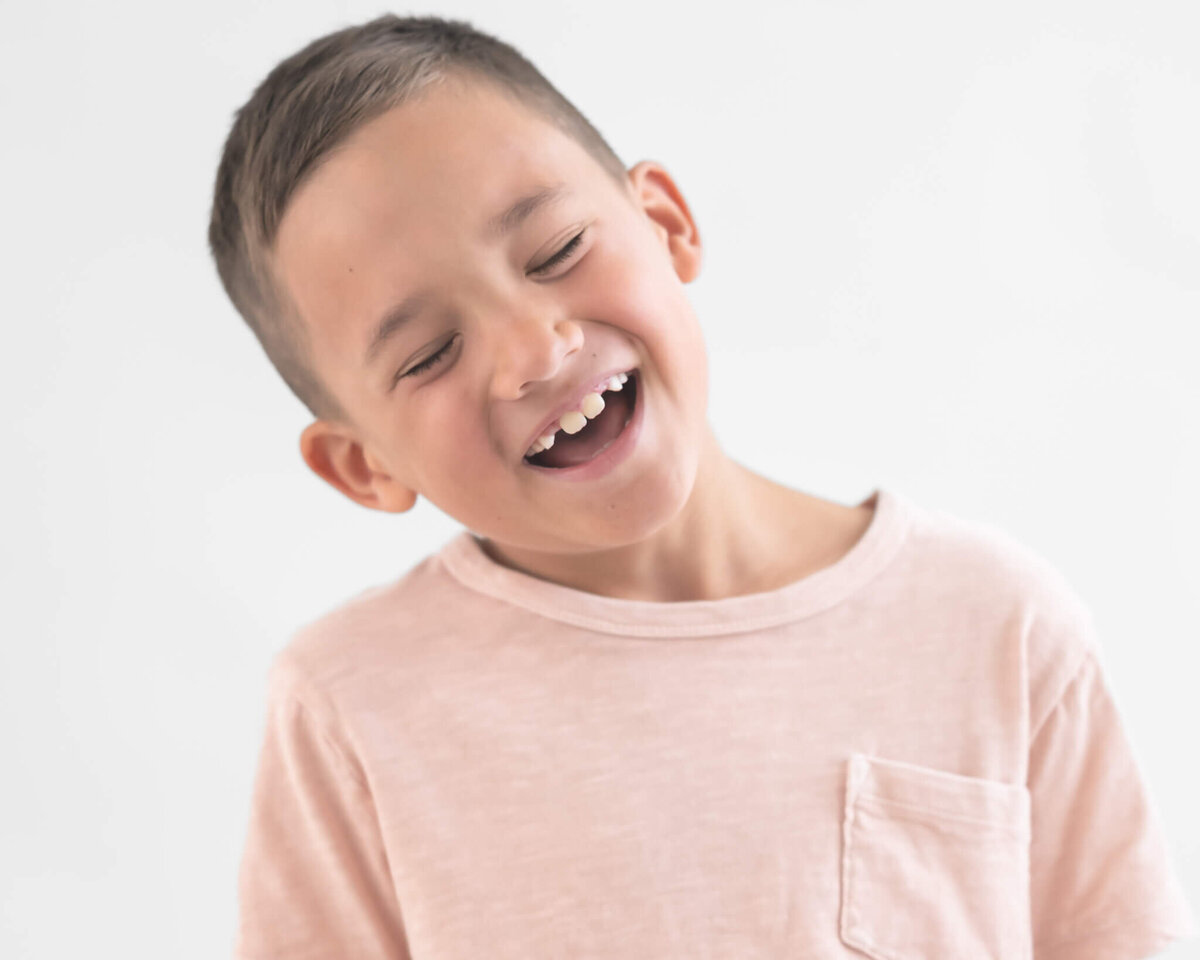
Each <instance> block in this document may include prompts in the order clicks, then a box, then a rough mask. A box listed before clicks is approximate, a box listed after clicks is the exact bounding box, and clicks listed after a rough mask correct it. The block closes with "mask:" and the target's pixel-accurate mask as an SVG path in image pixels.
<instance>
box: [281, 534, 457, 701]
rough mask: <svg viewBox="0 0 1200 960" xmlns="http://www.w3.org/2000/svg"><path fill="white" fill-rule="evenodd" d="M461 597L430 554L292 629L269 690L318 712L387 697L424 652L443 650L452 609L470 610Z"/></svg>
mask: <svg viewBox="0 0 1200 960" xmlns="http://www.w3.org/2000/svg"><path fill="white" fill-rule="evenodd" d="M465 593H466V591H464V590H463V588H462V587H461V586H460V585H459V584H458V583H457V581H456V580H454V579H453V578H452V577H450V576H448V575H447V574H446V573H445V571H444V570H443V568H442V565H441V562H440V555H439V554H438V553H433V554H430V555H428V556H426V557H425V558H424V559H423V560H421V561H420V562H419V563H417V564H415V565H414V566H413V567H412V568H410V569H409V570H408V571H407V572H406V573H404V574H403V575H402V576H400V577H398V578H397V579H395V580H392V581H388V582H384V583H378V584H374V585H372V586H370V587H367V588H365V589H363V590H361V591H359V592H358V593H355V594H353V595H352V596H350V597H348V598H346V599H345V600H343V601H342V602H340V603H338V604H337V605H336V606H333V607H331V608H329V609H327V610H326V611H324V612H323V613H321V614H320V615H318V616H317V617H315V618H313V619H311V620H309V621H308V622H306V623H304V624H302V625H301V626H299V627H298V628H296V629H295V630H294V631H293V632H292V634H291V636H290V637H289V638H288V640H287V642H286V643H285V644H284V646H283V648H282V649H280V650H279V651H278V652H277V653H276V654H275V657H274V659H273V662H272V665H271V677H270V681H269V682H270V686H271V688H272V689H273V690H275V691H276V692H277V693H278V694H282V695H287V696H291V697H294V698H295V699H297V700H300V701H301V702H303V704H304V705H305V706H306V707H307V708H308V709H309V710H310V711H311V712H314V713H317V714H324V713H328V712H329V711H331V710H337V711H338V712H340V711H341V709H342V707H347V706H348V707H351V708H353V706H354V705H355V704H356V703H359V704H362V705H365V704H366V703H367V702H369V701H373V700H375V699H376V698H380V697H382V698H386V697H387V696H388V687H389V685H390V684H392V683H394V682H395V681H396V680H397V678H398V677H399V676H400V675H401V674H403V673H404V672H411V671H412V670H413V669H414V667H415V665H416V664H417V663H419V662H420V661H421V660H422V658H423V656H424V652H425V651H428V650H430V649H433V648H435V647H438V646H443V647H444V646H445V643H444V642H443V641H444V640H445V638H446V637H447V636H448V635H450V634H453V633H454V632H455V630H456V627H455V620H454V616H453V611H456V610H458V611H462V610H464V609H465V608H467V607H469V606H470V598H469V597H468V596H465V595H464V594H465ZM339 705H340V706H339Z"/></svg>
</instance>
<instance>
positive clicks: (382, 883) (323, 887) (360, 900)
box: [234, 657, 408, 960]
mask: <svg viewBox="0 0 1200 960" xmlns="http://www.w3.org/2000/svg"><path fill="white" fill-rule="evenodd" d="M301 690H304V687H303V685H302V684H301V682H300V680H299V678H298V675H297V674H296V672H295V670H294V668H290V667H289V666H288V665H287V664H286V662H285V661H284V660H283V659H282V658H280V657H277V658H276V660H275V662H274V663H273V665H272V669H271V674H270V680H269V683H268V696H267V719H266V729H265V734H264V736H263V742H262V748H261V751H260V754H259V760H258V768H257V771H256V774H255V781H254V788H253V795H252V800H251V808H250V822H249V827H248V830H247V834H246V842H245V846H244V848H243V853H242V861H241V867H240V872H239V875H238V923H237V933H236V941H235V946H234V956H235V958H236V960H268V958H270V960H285V958H286V960H301V958H318V957H319V958H322V960H327V958H329V957H354V958H356V960H408V950H407V947H406V944H405V937H404V931H403V926H402V924H401V921H400V913H399V908H398V904H397V901H396V897H395V893H394V887H393V885H392V881H391V876H390V871H389V869H388V864H387V858H386V854H385V851H384V847H383V842H382V839H381V834H380V830H379V826H378V823H377V818H376V815H375V808H374V804H373V802H372V797H371V794H370V791H369V790H368V789H367V787H366V785H365V783H364V778H363V776H362V773H361V768H359V767H358V766H357V764H356V763H354V762H353V761H352V760H351V759H350V755H349V752H348V751H347V749H346V748H345V747H344V746H341V745H339V743H338V742H337V740H336V738H335V737H334V735H333V732H332V730H331V725H330V724H329V723H327V722H326V723H322V722H321V721H320V720H319V719H318V717H319V715H320V714H319V712H318V711H316V710H315V709H314V708H313V706H311V705H310V704H306V703H305V702H304V701H303V700H302V699H301V695H300V692H299V691H301Z"/></svg>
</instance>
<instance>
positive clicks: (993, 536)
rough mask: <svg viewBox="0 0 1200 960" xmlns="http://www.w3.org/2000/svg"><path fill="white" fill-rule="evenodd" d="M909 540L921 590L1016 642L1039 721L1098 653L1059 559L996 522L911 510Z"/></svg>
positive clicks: (963, 619)
mask: <svg viewBox="0 0 1200 960" xmlns="http://www.w3.org/2000/svg"><path fill="white" fill-rule="evenodd" d="M906 546H907V550H905V551H904V552H903V553H904V559H903V561H902V562H904V563H907V564H908V567H907V571H906V572H907V575H908V577H909V578H910V581H911V584H910V585H911V586H912V587H913V588H914V591H915V592H917V593H924V594H925V596H926V602H929V603H933V604H939V605H944V607H945V609H946V610H947V611H949V612H950V615H952V616H953V617H954V619H955V621H956V622H957V623H969V624H993V625H995V626H996V627H997V628H998V629H999V631H1000V635H1001V636H1003V637H1004V638H1005V642H1006V643H1009V644H1012V645H1014V647H1012V648H1010V649H1012V650H1013V652H1014V653H1015V654H1016V655H1017V656H1018V657H1019V658H1020V661H1021V663H1022V664H1023V668H1022V670H1023V673H1024V677H1025V683H1026V684H1027V688H1028V695H1029V702H1030V713H1031V715H1032V718H1033V721H1034V722H1035V723H1036V722H1038V721H1039V720H1040V717H1041V716H1042V715H1043V714H1044V712H1045V711H1046V710H1047V709H1048V708H1049V706H1050V704H1052V703H1053V702H1054V701H1055V699H1056V698H1057V696H1058V694H1059V693H1060V692H1061V691H1062V690H1063V688H1064V687H1065V686H1066V684H1067V683H1068V682H1069V680H1070V679H1071V678H1072V677H1073V676H1074V675H1075V674H1076V673H1077V672H1078V671H1079V669H1080V668H1081V667H1082V665H1083V664H1084V662H1085V660H1086V659H1087V657H1088V655H1089V654H1096V653H1097V652H1098V642H1097V638H1096V631H1095V622H1094V617H1093V613H1092V609H1091V607H1090V605H1089V604H1088V603H1087V602H1086V601H1085V600H1084V598H1083V597H1082V596H1081V595H1080V594H1079V592H1078V591H1077V590H1076V589H1075V588H1074V587H1073V585H1072V584H1071V583H1070V581H1069V580H1068V578H1067V576H1066V574H1065V573H1064V571H1063V570H1062V569H1061V568H1060V567H1059V566H1058V565H1057V564H1055V563H1054V562H1052V561H1051V560H1050V559H1049V558H1047V557H1046V556H1045V555H1044V554H1042V553H1041V552H1040V551H1038V550H1036V549H1034V548H1033V547H1031V546H1030V545H1029V544H1027V543H1024V542H1022V541H1021V540H1018V539H1017V538H1016V537H1014V536H1013V535H1012V534H1011V533H1009V532H1008V531H1006V530H1004V529H1002V528H1001V527H999V526H997V525H995V524H992V523H988V522H985V521H981V520H975V519H966V518H963V517H959V516H955V515H952V514H950V513H947V512H945V511H942V510H934V509H930V508H925V507H921V508H912V510H911V513H910V526H909V532H908V537H907V540H906Z"/></svg>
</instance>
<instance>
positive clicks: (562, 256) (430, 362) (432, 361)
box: [392, 227, 587, 386]
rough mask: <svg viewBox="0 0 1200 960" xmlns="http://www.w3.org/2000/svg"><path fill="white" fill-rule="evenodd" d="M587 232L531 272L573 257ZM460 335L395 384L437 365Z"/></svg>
mask: <svg viewBox="0 0 1200 960" xmlns="http://www.w3.org/2000/svg"><path fill="white" fill-rule="evenodd" d="M586 232H587V228H586V227H585V228H584V229H583V230H580V231H579V232H578V233H577V234H575V236H574V237H572V238H571V239H570V240H569V241H568V242H567V243H566V244H565V245H564V246H563V248H562V249H561V250H559V251H558V253H556V254H554V256H552V257H551V258H550V259H549V260H547V261H546V262H545V263H543V264H542V265H541V266H537V267H534V268H533V269H531V270H530V271H529V272H530V273H531V274H534V275H535V276H539V277H540V276H544V275H545V274H546V273H548V272H549V271H550V270H552V269H553V268H554V267H557V266H558V265H559V264H560V263H562V262H564V261H565V260H569V259H571V257H572V256H573V255H574V253H575V251H576V250H577V249H578V247H579V244H580V243H582V242H583V235H584V234H585V233H586ZM458 337H459V334H457V333H456V334H455V335H454V336H453V337H451V338H450V339H449V340H447V341H446V342H445V344H443V345H442V348H441V349H440V350H438V352H437V353H435V354H433V355H432V356H429V357H426V358H425V359H424V360H422V361H421V362H420V363H418V364H414V365H413V366H411V367H409V368H408V370H407V371H405V372H404V373H397V374H396V376H395V378H394V379H393V380H392V384H393V386H394V385H395V384H397V383H399V382H400V381H401V380H403V379H404V378H405V377H412V376H416V375H418V374H421V373H424V372H425V371H426V370H430V369H432V368H433V367H435V366H437V364H439V363H441V361H442V358H443V357H445V355H446V354H447V353H448V352H449V350H450V347H451V345H452V344H453V343H454V341H455V340H457V339H458Z"/></svg>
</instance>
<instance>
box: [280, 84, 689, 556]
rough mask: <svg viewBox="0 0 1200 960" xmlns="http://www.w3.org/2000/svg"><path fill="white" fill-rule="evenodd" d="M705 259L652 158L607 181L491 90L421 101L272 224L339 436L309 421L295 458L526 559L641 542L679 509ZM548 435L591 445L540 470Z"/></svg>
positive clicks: (366, 138) (373, 133) (321, 168)
mask: <svg viewBox="0 0 1200 960" xmlns="http://www.w3.org/2000/svg"><path fill="white" fill-rule="evenodd" d="M700 255H701V246H700V239H699V234H698V231H697V230H696V227H695V224H694V222H693V221H692V218H691V214H690V212H689V211H688V208H687V206H686V203H685V202H684V201H683V198H682V195H681V194H680V192H679V190H678V188H677V187H676V185H675V183H674V181H673V180H672V179H671V177H670V175H669V174H668V173H667V172H666V170H665V169H664V168H663V167H662V166H661V165H659V164H657V163H654V162H651V161H644V162H642V163H639V164H637V165H636V166H635V167H633V168H631V169H630V170H629V171H628V173H627V177H626V180H625V182H624V183H622V184H618V183H617V182H615V181H614V180H613V179H612V177H610V176H609V175H608V174H607V173H606V172H605V171H604V170H603V169H602V168H601V167H600V166H599V164H597V163H596V161H595V160H594V159H593V158H592V157H591V156H590V155H589V154H588V153H587V152H586V151H585V150H584V148H583V147H581V146H580V145H579V144H578V143H576V142H575V141H574V140H572V139H571V138H570V137H568V136H567V135H566V134H564V133H562V132H561V131H559V130H558V129H557V128H556V127H554V126H553V125H552V124H550V123H549V122H547V121H546V120H544V119H543V118H541V117H540V116H539V115H537V114H535V113H533V112H531V111H529V110H528V109H527V108H525V107H524V106H522V105H521V104H519V103H517V102H516V101H514V100H512V99H510V98H509V97H507V96H505V95H503V94H501V93H499V92H497V91H495V90H494V89H493V88H491V87H488V86H484V85H480V84H466V83H463V82H460V81H457V80H453V79H448V80H447V81H446V82H445V83H444V84H441V85H438V86H435V87H433V88H430V89H429V90H428V91H426V92H425V93H423V94H422V95H421V96H420V98H419V99H417V100H414V101H411V102H409V103H406V104H403V105H402V106H400V107H396V108H393V109H391V110H389V111H388V112H386V113H384V114H382V115H381V116H379V117H377V118H376V119H374V120H372V121H370V122H369V123H367V124H365V125H364V126H362V127H360V128H359V129H358V130H356V131H355V132H354V133H353V134H352V135H351V137H350V138H349V139H348V140H347V141H345V142H344V143H343V144H342V145H341V146H339V147H338V148H336V149H335V150H334V151H333V152H332V153H330V154H329V155H328V156H327V157H326V158H324V159H323V161H322V162H321V163H320V164H319V165H318V166H317V168H316V170H315V172H313V173H312V174H310V175H309V177H308V178H307V179H305V180H304V181H303V182H302V184H301V186H300V188H299V189H298V190H297V191H296V193H295V194H294V195H293V197H292V199H291V201H290V203H289V205H288V208H287V210H286V211H285V213H284V216H283V219H282V221H281V224H280V229H279V233H278V236H277V239H276V243H275V246H274V248H273V251H272V269H273V271H274V274H275V277H276V281H277V283H278V284H279V285H280V286H281V287H282V289H283V290H284V291H285V292H286V294H287V297H288V299H289V300H290V301H291V302H292V303H293V304H294V306H295V309H296V311H297V313H298V316H299V319H300V321H301V323H302V324H303V325H304V327H305V329H306V331H307V335H308V341H309V346H310V350H311V358H312V363H313V366H314V370H315V372H316V374H317V375H318V376H319V377H320V378H321V379H322V380H323V382H324V383H325V384H326V385H327V387H328V388H329V389H330V390H331V391H332V392H333V394H334V395H335V396H336V397H337V398H338V400H339V401H340V402H341V403H342V405H343V407H344V409H345V410H346V411H347V415H348V417H349V418H350V419H351V420H352V421H353V422H352V423H341V422H338V423H335V422H330V421H324V420H319V421H316V422H315V423H313V424H311V425H310V426H309V427H308V428H307V429H306V430H305V431H304V433H303V435H302V437H301V450H302V453H303V455H304V458H305V460H306V462H307V463H308V464H309V466H310V467H311V468H312V469H313V470H314V471H315V472H317V473H318V475H320V476H322V477H323V478H324V479H325V480H327V481H328V482H329V483H330V484H332V485H333V486H335V487H336V488H337V489H338V490H340V491H341V492H342V493H344V494H345V495H347V496H349V497H350V498H351V499H353V500H355V501H356V502H358V503H360V504H363V505H364V506H368V507H372V508H374V509H381V510H389V511H403V510H407V509H409V508H410V507H411V506H412V505H413V503H414V502H415V499H416V497H417V496H423V497H425V498H426V499H427V500H429V501H430V502H431V503H433V504H434V505H436V506H437V507H438V508H439V509H440V510H442V511H443V512H444V513H446V514H448V515H450V516H452V517H454V518H455V519H457V520H458V521H460V522H461V523H463V524H464V525H465V526H466V527H468V528H469V529H471V530H473V531H475V532H476V533H478V534H480V535H481V536H483V537H486V538H489V539H491V540H493V541H495V542H496V543H498V544H502V545H503V544H511V545H513V546H517V547H520V548H522V549H524V550H534V551H546V552H547V553H581V552H585V551H589V550H599V549H604V548H606V547H615V546H621V545H626V544H632V543H635V542H638V541H641V540H643V539H645V538H647V537H648V536H650V535H651V534H652V533H653V532H654V531H655V530H657V529H659V528H660V527H662V526H663V525H664V524H666V523H667V522H668V521H669V520H670V519H671V518H672V517H674V516H675V515H676V514H677V513H678V512H679V511H680V509H681V508H682V506H683V505H684V503H685V502H686V500H687V498H688V496H689V494H690V492H691V489H692V485H693V483H694V481H695V477H696V473H697V469H698V466H699V463H700V459H701V457H702V455H703V451H704V450H705V448H706V446H705V440H706V438H707V437H709V436H710V434H709V433H708V430H709V428H708V424H707V394H708V374H707V359H706V356H705V350H704V342H703V338H702V335H701V331H700V327H699V323H698V321H697V318H696V315H695V313H694V311H693V309H692V307H691V304H690V302H689V301H688V298H687V296H686V295H685V289H684V285H685V284H686V283H688V282H690V281H691V280H692V279H694V278H695V276H696V275H697V274H698V272H699V267H700ZM623 375H624V376H625V377H626V379H625V380H624V381H622V379H621V378H622V376H623ZM630 375H632V377H633V380H632V382H631V381H630V380H629V376H630ZM617 385H620V386H621V389H622V392H624V391H629V392H627V393H626V395H625V397H623V398H622V397H621V396H620V393H619V392H618V391H617V390H616V386H617ZM631 386H635V387H636V390H633V391H630V390H629V388H630V387H631ZM596 393H599V394H600V396H601V398H602V399H601V404H602V406H604V407H606V408H610V409H608V411H607V412H608V416H607V417H605V415H604V414H603V413H600V411H599V410H598V409H597V407H596V401H595V400H592V399H589V396H590V395H594V394H596ZM635 393H636V409H634V408H633V407H627V406H626V402H627V401H628V400H629V398H630V397H633V396H634V394H635ZM589 411H594V412H589ZM572 414H574V416H572ZM581 419H582V423H581ZM584 424H586V426H584ZM580 427H582V430H580ZM576 431H579V436H578V438H576V437H575V433H576ZM602 431H604V433H603V437H601V432H602ZM593 432H594V433H593ZM550 435H554V440H553V444H552V445H559V444H562V446H560V447H559V450H560V454H558V455H554V456H555V457H559V456H561V457H566V456H567V450H568V447H570V448H571V449H573V450H575V453H574V454H573V455H572V456H571V458H570V459H571V460H572V461H573V460H576V459H579V458H580V457H581V456H584V455H586V454H589V453H590V451H591V450H592V449H594V448H598V446H599V440H600V439H606V440H608V444H607V447H606V448H605V449H604V450H603V451H602V452H600V453H598V454H596V455H595V456H594V457H593V458H592V460H591V461H589V462H587V463H583V464H580V465H579V466H572V467H569V468H566V469H564V468H561V467H559V468H555V467H551V466H547V465H545V462H546V460H547V458H548V457H550V454H552V453H553V451H550V452H549V453H548V452H547V451H546V450H545V449H544V445H543V447H542V448H541V449H538V448H537V444H538V443H539V442H540V438H544V437H547V436H550ZM585 443H592V446H591V447H588V446H584V444H585ZM531 451H533V454H534V455H533V456H527V455H529V454H530V453H531ZM551 459H553V458H551ZM531 461H532V462H531ZM539 463H541V464H542V465H541V466H539V465H538V464H539Z"/></svg>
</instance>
